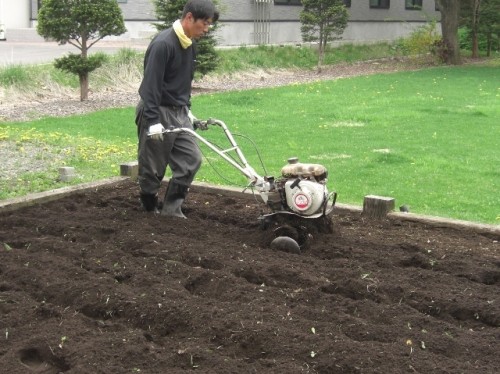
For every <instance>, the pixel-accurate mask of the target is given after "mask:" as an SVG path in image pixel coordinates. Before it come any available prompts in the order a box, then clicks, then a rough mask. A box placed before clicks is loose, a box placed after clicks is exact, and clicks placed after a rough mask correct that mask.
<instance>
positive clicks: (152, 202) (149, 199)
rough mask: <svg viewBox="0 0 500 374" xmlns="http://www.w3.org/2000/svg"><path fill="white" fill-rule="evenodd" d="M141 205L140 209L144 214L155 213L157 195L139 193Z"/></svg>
mask: <svg viewBox="0 0 500 374" xmlns="http://www.w3.org/2000/svg"><path fill="white" fill-rule="evenodd" d="M141 203H142V207H143V208H144V210H145V211H146V212H157V211H158V195H157V194H155V195H153V194H149V193H142V192H141Z"/></svg>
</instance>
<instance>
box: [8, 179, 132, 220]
mask: <svg viewBox="0 0 500 374" xmlns="http://www.w3.org/2000/svg"><path fill="white" fill-rule="evenodd" d="M125 179H128V178H127V177H114V178H109V179H104V180H100V181H97V182H89V183H81V184H75V185H72V186H66V187H61V188H56V189H54V190H49V191H45V192H37V193H32V194H28V195H25V196H20V197H15V198H12V199H7V200H3V201H0V213H4V212H11V211H13V210H18V209H22V208H26V207H29V206H32V205H35V204H43V203H47V202H49V201H53V200H58V199H61V198H63V197H65V196H68V195H70V194H72V193H75V192H81V191H86V190H91V189H93V188H98V187H102V186H107V185H109V184H113V183H116V182H120V181H123V180H125Z"/></svg>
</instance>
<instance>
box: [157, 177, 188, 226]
mask: <svg viewBox="0 0 500 374" xmlns="http://www.w3.org/2000/svg"><path fill="white" fill-rule="evenodd" d="M188 190H189V188H188V187H187V186H184V185H182V184H179V183H177V182H175V181H173V180H171V181H170V182H168V186H167V192H166V193H165V199H164V200H163V208H162V210H161V215H162V216H169V217H178V218H187V217H186V216H185V215H184V213H182V210H181V206H182V203H183V202H184V200H185V199H186V196H187V194H188Z"/></svg>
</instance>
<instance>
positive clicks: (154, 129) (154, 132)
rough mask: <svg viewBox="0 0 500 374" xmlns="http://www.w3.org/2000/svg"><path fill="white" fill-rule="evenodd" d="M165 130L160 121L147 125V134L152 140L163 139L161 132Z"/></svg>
mask: <svg viewBox="0 0 500 374" xmlns="http://www.w3.org/2000/svg"><path fill="white" fill-rule="evenodd" d="M164 132H165V127H163V125H162V124H161V123H157V124H156V125H151V126H149V129H148V136H149V137H150V138H151V139H154V140H163V133H164Z"/></svg>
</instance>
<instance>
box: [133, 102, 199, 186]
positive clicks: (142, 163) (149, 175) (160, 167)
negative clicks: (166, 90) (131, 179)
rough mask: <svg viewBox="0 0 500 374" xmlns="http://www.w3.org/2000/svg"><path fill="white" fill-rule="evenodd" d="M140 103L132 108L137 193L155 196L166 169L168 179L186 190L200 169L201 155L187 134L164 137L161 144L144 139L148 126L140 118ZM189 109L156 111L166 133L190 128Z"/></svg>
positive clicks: (194, 139) (160, 141)
mask: <svg viewBox="0 0 500 374" xmlns="http://www.w3.org/2000/svg"><path fill="white" fill-rule="evenodd" d="M142 111H143V105H142V101H141V102H139V104H138V105H137V108H136V124H137V126H138V129H137V130H138V137H139V144H138V160H139V176H138V177H139V186H140V189H141V193H145V194H156V193H158V190H159V189H160V186H161V181H162V180H163V178H164V176H165V173H166V169H167V166H170V170H171V171H172V177H171V179H173V180H175V181H176V183H178V184H180V185H183V186H186V187H189V186H190V185H191V183H192V182H193V179H194V177H195V175H196V172H197V171H198V169H199V168H200V166H201V161H202V155H201V152H200V149H199V148H198V143H197V141H196V138H194V137H193V136H192V135H190V134H187V133H176V134H168V133H166V134H164V136H163V140H155V139H151V138H150V137H148V136H147V132H148V125H147V123H145V121H144V119H143V116H142ZM188 111H189V108H188V107H187V106H184V107H175V108H174V107H160V115H161V123H162V125H163V127H165V128H166V129H168V128H171V127H174V128H190V129H192V128H193V126H192V124H191V121H190V120H189V117H188Z"/></svg>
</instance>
